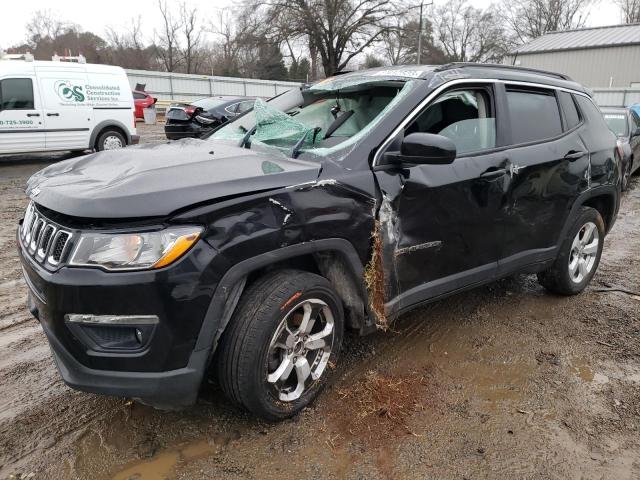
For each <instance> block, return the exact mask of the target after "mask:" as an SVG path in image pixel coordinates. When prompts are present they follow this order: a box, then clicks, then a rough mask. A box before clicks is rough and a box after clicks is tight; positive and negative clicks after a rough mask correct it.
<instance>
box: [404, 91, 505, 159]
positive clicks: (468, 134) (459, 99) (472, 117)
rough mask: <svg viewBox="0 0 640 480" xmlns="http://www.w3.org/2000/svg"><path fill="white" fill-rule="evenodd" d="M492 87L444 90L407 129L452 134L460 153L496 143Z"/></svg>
mask: <svg viewBox="0 0 640 480" xmlns="http://www.w3.org/2000/svg"><path fill="white" fill-rule="evenodd" d="M494 112H495V110H494V108H493V102H492V99H491V95H490V90H489V89H488V88H484V87H482V88H469V89H460V90H453V91H449V92H447V93H444V94H443V95H441V96H440V97H438V98H437V99H436V100H435V101H434V102H433V103H432V104H431V105H429V106H428V107H427V108H426V109H425V110H424V111H423V112H422V113H421V114H420V115H419V116H418V118H416V120H415V121H413V122H412V123H411V124H410V125H409V126H408V127H407V129H406V130H405V135H408V134H410V133H415V132H423V133H433V134H437V135H442V136H445V137H447V138H449V139H450V140H451V141H452V142H453V143H454V144H455V145H456V150H457V152H458V154H467V153H472V152H477V151H481V150H487V149H490V148H494V147H495V146H496V119H495V113H494Z"/></svg>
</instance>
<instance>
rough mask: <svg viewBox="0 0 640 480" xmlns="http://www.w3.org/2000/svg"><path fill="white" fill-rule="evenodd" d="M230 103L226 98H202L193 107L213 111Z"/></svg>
mask: <svg viewBox="0 0 640 480" xmlns="http://www.w3.org/2000/svg"><path fill="white" fill-rule="evenodd" d="M228 101H229V100H227V99H224V98H201V99H200V100H196V101H195V102H193V103H192V104H191V105H193V106H195V107H201V108H202V109H203V110H211V109H212V108H216V107H219V106H220V105H222V104H223V103H227V102H228Z"/></svg>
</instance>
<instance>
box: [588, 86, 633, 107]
mask: <svg viewBox="0 0 640 480" xmlns="http://www.w3.org/2000/svg"><path fill="white" fill-rule="evenodd" d="M592 90H593V98H594V99H595V101H596V102H597V104H598V105H600V106H601V107H628V106H629V105H633V104H635V103H640V88H594V89H592Z"/></svg>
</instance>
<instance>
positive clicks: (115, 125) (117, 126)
mask: <svg viewBox="0 0 640 480" xmlns="http://www.w3.org/2000/svg"><path fill="white" fill-rule="evenodd" d="M107 130H118V131H119V132H120V133H122V135H124V138H125V140H126V141H127V145H131V133H130V132H129V129H128V128H127V127H126V126H125V125H124V124H123V123H122V122H119V121H117V120H104V121H102V122H100V123H99V124H97V125H96V126H95V128H94V129H93V131H92V132H91V137H90V138H89V148H96V142H97V141H98V138H99V137H100V135H102V134H103V133H104V132H105V131H107Z"/></svg>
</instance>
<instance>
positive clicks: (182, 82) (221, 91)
mask: <svg viewBox="0 0 640 480" xmlns="http://www.w3.org/2000/svg"><path fill="white" fill-rule="evenodd" d="M126 72H127V76H128V77H129V83H130V84H131V88H134V87H135V86H136V84H137V83H141V84H145V85H146V88H145V90H146V91H147V92H148V93H150V94H151V95H153V96H154V97H157V98H158V99H159V100H177V101H187V102H189V101H193V100H197V99H198V98H202V97H210V96H214V95H240V96H252V97H263V98H269V97H273V96H274V95H278V94H280V93H283V92H286V91H287V90H289V89H291V88H293V87H298V86H299V85H300V84H299V83H297V82H285V81H279V80H258V79H254V78H234V77H216V76H206V75H188V74H184V73H168V72H150V71H146V70H126Z"/></svg>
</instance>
